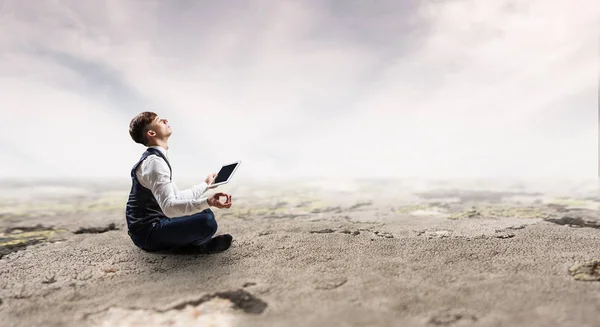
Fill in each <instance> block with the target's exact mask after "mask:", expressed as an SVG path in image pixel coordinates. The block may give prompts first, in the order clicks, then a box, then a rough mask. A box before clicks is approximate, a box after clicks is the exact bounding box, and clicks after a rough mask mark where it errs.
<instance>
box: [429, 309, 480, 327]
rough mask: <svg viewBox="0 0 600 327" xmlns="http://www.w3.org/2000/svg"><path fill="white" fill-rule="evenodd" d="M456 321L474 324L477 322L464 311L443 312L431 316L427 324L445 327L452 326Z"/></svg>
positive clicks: (475, 318) (473, 316) (472, 315)
mask: <svg viewBox="0 0 600 327" xmlns="http://www.w3.org/2000/svg"><path fill="white" fill-rule="evenodd" d="M458 321H463V322H465V323H474V322H476V321H477V317H476V316H475V315H474V314H471V313H468V312H465V311H464V310H445V311H442V312H439V313H437V314H435V315H433V316H432V317H431V318H430V319H429V321H428V322H429V324H432V325H436V326H445V325H451V324H454V323H456V322H458Z"/></svg>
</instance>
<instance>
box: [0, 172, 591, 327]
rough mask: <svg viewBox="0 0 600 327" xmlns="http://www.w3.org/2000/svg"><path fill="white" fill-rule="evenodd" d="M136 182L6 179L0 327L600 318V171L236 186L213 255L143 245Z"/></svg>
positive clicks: (0, 218) (523, 322)
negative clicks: (565, 177) (221, 247)
mask: <svg viewBox="0 0 600 327" xmlns="http://www.w3.org/2000/svg"><path fill="white" fill-rule="evenodd" d="M34 185H37V186H35V187H34ZM123 187H124V188H121V189H118V188H115V187H109V185H102V184H100V183H97V184H89V183H88V184H73V185H54V184H52V183H46V184H44V185H38V184H35V183H34V184H32V183H24V182H7V181H4V182H3V183H2V189H1V190H0V195H1V199H2V200H1V201H2V202H0V204H1V206H0V227H1V229H0V231H2V232H3V233H2V234H0V256H2V258H1V259H0V263H1V264H0V316H1V317H2V321H1V322H0V325H2V326H325V325H329V324H331V325H332V326H470V325H473V326H578V327H583V326H600V261H595V260H600V219H599V218H598V205H599V203H600V202H599V200H598V191H597V190H598V189H597V187H598V185H597V184H595V183H594V182H592V183H575V182H568V183H567V182H565V181H559V182H555V183H545V184H543V183H537V184H536V183H533V184H532V183H529V184H526V183H522V182H521V183H517V182H511V183H508V182H504V183H499V182H493V181H492V182H490V181H488V182H486V183H484V182H481V181H473V182H466V181H445V182H442V181H436V182H423V181H414V180H412V181H411V180H396V181H387V182H383V181H380V182H373V181H371V182H357V181H331V182H328V183H324V182H322V183H298V184H286V185H285V187H283V186H280V185H266V184H262V185H259V184H254V185H246V186H244V187H234V186H227V187H224V188H221V189H218V190H223V191H227V192H231V193H232V194H233V196H234V206H233V207H232V208H231V209H229V210H215V213H216V216H217V220H218V223H219V232H218V233H219V234H220V233H230V234H232V235H233V236H234V243H233V245H232V247H231V248H230V249H229V250H228V251H226V252H223V253H220V254H215V255H181V254H172V253H145V252H143V251H140V250H139V249H137V248H135V247H134V246H133V245H132V243H131V242H130V240H129V239H128V236H127V234H126V231H125V229H124V227H125V221H124V217H123V206H124V204H125V200H126V192H127V190H128V186H127V185H124V186H123ZM123 191H125V192H123Z"/></svg>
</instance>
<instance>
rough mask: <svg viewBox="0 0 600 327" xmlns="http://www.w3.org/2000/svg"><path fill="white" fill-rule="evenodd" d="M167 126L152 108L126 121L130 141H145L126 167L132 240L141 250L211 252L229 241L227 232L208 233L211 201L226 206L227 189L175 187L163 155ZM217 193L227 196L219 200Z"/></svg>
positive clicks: (224, 247)
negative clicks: (210, 193)
mask: <svg viewBox="0 0 600 327" xmlns="http://www.w3.org/2000/svg"><path fill="white" fill-rule="evenodd" d="M171 133H172V131H171V126H170V125H169V121H168V120H167V119H164V118H161V117H159V116H158V115H157V114H156V113H154V112H142V113H140V114H138V115H137V116H135V117H134V118H133V119H132V120H131V122H130V124H129V134H130V136H131V138H132V139H133V141H134V142H136V143H139V144H142V145H144V146H146V147H147V149H146V151H145V152H144V153H143V154H142V156H141V158H140V160H139V161H138V162H137V163H136V164H135V165H134V166H133V169H132V170H131V181H132V186H131V191H130V193H129V200H128V201H127V209H126V213H125V214H126V219H127V226H128V230H129V231H128V232H129V235H130V237H131V240H132V241H133V243H134V244H135V245H136V246H138V247H139V248H141V249H143V250H145V251H161V250H167V249H182V248H183V249H187V250H192V251H194V252H198V253H215V252H221V251H225V250H227V249H228V248H229V247H230V246H231V242H232V239H233V238H232V236H231V235H229V234H225V235H219V236H216V237H213V236H214V234H215V233H216V231H217V222H216V220H215V216H214V214H213V212H212V211H211V209H210V207H216V208H219V209H225V208H230V207H231V195H228V194H225V193H216V194H214V195H213V196H210V197H207V196H204V193H205V192H206V191H207V190H208V189H212V188H214V187H208V184H210V183H212V181H213V180H214V178H215V176H216V174H215V173H213V174H210V175H208V176H207V177H206V179H205V180H204V183H201V184H198V185H195V186H193V187H192V188H189V189H186V190H181V191H180V190H178V189H177V187H176V185H175V183H173V180H172V171H171V165H170V164H169V160H168V157H167V151H168V150H169V144H168V142H169V137H170V136H171ZM221 198H226V200H225V202H221V201H220V199H221Z"/></svg>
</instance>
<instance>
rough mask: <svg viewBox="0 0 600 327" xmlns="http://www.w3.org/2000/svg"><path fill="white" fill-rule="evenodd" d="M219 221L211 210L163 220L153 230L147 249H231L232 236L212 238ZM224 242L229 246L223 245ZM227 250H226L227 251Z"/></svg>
mask: <svg viewBox="0 0 600 327" xmlns="http://www.w3.org/2000/svg"><path fill="white" fill-rule="evenodd" d="M217 227H218V226H217V221H216V220H215V215H214V213H213V212H212V211H211V210H210V209H206V210H204V211H202V212H199V213H196V214H193V215H190V216H185V217H178V218H171V219H169V218H167V219H162V220H161V221H160V222H159V223H158V224H156V225H155V226H154V228H152V232H151V234H150V237H149V239H148V244H147V246H146V249H147V250H149V251H162V250H168V249H173V248H182V247H198V248H202V247H209V248H210V247H211V245H213V246H212V247H214V245H215V244H211V243H215V242H216V243H220V244H217V245H219V246H220V247H221V248H222V247H224V246H226V248H228V247H229V245H230V244H231V236H230V235H225V236H221V237H215V238H212V237H213V235H215V233H216V232H217ZM223 242H225V243H227V242H228V244H223ZM226 248H225V249H226Z"/></svg>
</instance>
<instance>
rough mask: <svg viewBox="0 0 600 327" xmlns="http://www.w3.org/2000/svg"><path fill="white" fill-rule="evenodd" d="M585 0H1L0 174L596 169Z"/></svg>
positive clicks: (590, 26)
mask: <svg viewBox="0 0 600 327" xmlns="http://www.w3.org/2000/svg"><path fill="white" fill-rule="evenodd" d="M598 9H599V8H598V3H597V1H595V0H580V1H578V2H577V5H574V4H573V3H569V2H568V1H564V0H543V1H542V0H530V1H504V0H489V1H475V0H436V1H433V0H430V1H425V0H423V1H409V0H406V1H397V0H383V1H369V2H367V1H351V0H344V1H341V0H324V1H316V0H315V1H313V0H304V1H288V0H280V1H267V0H264V1H254V0H253V1H249V0H247V1H216V0H215V1H191V0H174V1H166V0H164V1H158V0H148V1H139V0H111V1H101V0H99V1H77V0H55V1H45V2H44V4H43V5H40V3H39V2H37V1H33V0H26V1H23V0H0V113H1V114H2V117H3V123H4V124H3V126H2V128H0V153H1V158H2V159H0V177H16V178H19V177H50V178H67V179H70V178H124V179H128V178H129V174H130V170H131V167H132V166H133V165H134V164H135V163H136V162H137V160H138V158H139V157H140V155H141V153H142V152H143V151H144V150H145V148H144V147H143V146H142V145H139V144H135V143H134V142H133V141H132V140H131V138H130V136H129V134H128V125H129V121H130V120H131V119H132V118H133V116H135V115H136V114H138V113H139V112H142V111H154V112H156V113H158V114H159V115H160V116H161V117H165V118H167V119H169V121H170V125H171V126H172V128H173V135H172V136H171V138H170V140H169V146H170V149H169V158H170V160H171V164H172V166H173V169H174V178H175V179H177V178H191V179H198V180H203V179H204V177H205V176H206V175H207V174H209V173H211V172H213V171H217V170H218V169H219V167H220V166H221V165H222V164H225V163H229V162H232V161H236V160H242V165H241V166H240V168H239V170H238V172H237V173H236V174H237V175H238V176H237V177H238V178H241V179H243V178H249V179H258V180H263V179H265V180H277V179H288V178H291V179H318V178H324V177H335V178H371V177H424V178H465V177H469V178H471V177H475V178H476V177H484V178H505V177H516V178H522V177H539V178H555V177H561V178H576V179H597V178H598V175H599V170H598V149H599V147H598V128H599V126H600V120H599V118H598V91H599V89H598V58H599V56H598V44H599V43H598V35H599V32H600V31H599V27H600V25H598V23H597V22H598V19H599V18H600V15H599V13H600V11H599V10H598Z"/></svg>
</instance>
